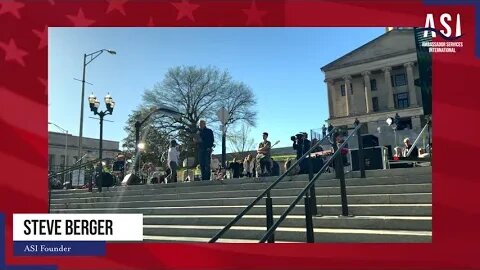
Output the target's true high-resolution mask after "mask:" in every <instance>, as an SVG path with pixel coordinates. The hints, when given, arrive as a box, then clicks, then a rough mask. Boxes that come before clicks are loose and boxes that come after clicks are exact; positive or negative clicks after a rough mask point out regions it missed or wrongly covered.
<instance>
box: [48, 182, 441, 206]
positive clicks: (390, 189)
mask: <svg viewBox="0 0 480 270" xmlns="http://www.w3.org/2000/svg"><path fill="white" fill-rule="evenodd" d="M302 189H303V188H288V189H274V190H272V192H271V195H272V196H296V195H298V194H299V193H300V192H301V190H302ZM315 190H316V194H318V195H338V194H340V188H339V187H317V188H316V189H315ZM431 190H432V185H431V183H427V184H398V185H370V186H347V194H348V195H359V194H392V193H393V194H401V193H430V192H431ZM262 191H263V190H261V189H259V190H230V191H216V192H214V191H211V192H196V193H177V194H151V195H127V194H123V195H118V196H115V195H117V194H115V195H112V194H108V193H107V192H105V193H94V194H89V195H90V196H91V197H87V196H84V197H82V198H63V199H52V200H51V204H65V203H69V204H73V203H93V202H107V201H110V200H112V201H113V202H118V201H143V200H146V201H153V200H178V199H206V198H239V197H257V196H258V195H260V194H261V193H262Z"/></svg>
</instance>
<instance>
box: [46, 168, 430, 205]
mask: <svg viewBox="0 0 480 270" xmlns="http://www.w3.org/2000/svg"><path fill="white" fill-rule="evenodd" d="M431 179H432V177H431V175H429V174H423V175H414V176H391V177H386V176H384V177H374V178H365V179H362V178H350V179H347V181H346V184H347V186H365V185H393V184H418V183H431V182H432V180H431ZM200 183H201V184H202V185H194V186H192V185H189V184H190V183H173V184H166V185H165V184H157V185H144V186H143V188H142V189H140V188H137V189H130V188H129V187H121V186H119V187H112V188H109V189H105V190H104V192H102V193H98V192H97V191H94V192H93V193H90V192H88V191H87V190H82V191H76V190H72V191H63V192H54V193H52V199H62V198H85V197H114V196H134V195H156V194H164V195H167V194H178V193H200V192H221V191H231V190H260V191H261V190H264V189H266V188H267V187H268V186H270V185H271V182H266V181H262V180H257V181H256V182H253V183H252V182H247V183H244V182H243V180H242V179H237V180H234V181H230V182H223V181H205V182H200ZM306 184H307V181H306V179H305V180H304V181H288V180H285V181H283V182H281V183H279V184H278V185H277V186H276V187H275V189H290V188H303V187H305V185H306ZM316 186H318V187H337V186H339V181H338V180H337V179H328V180H318V181H317V182H316Z"/></svg>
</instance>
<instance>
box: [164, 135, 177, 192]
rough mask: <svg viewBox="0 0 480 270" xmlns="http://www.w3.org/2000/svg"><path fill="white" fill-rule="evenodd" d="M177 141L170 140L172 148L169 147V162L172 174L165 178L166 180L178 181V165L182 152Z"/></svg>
mask: <svg viewBox="0 0 480 270" xmlns="http://www.w3.org/2000/svg"><path fill="white" fill-rule="evenodd" d="M177 146H178V144H177V141H175V140H172V141H171V142H170V148H169V149H168V158H167V164H168V168H169V169H170V174H169V175H168V176H167V177H166V178H165V182H166V183H167V182H177V167H178V158H179V156H180V152H179V151H178V148H177Z"/></svg>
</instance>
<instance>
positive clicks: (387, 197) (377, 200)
mask: <svg viewBox="0 0 480 270" xmlns="http://www.w3.org/2000/svg"><path fill="white" fill-rule="evenodd" d="M121 199H122V198H121V197H120V198H118V200H117V201H111V202H87V203H83V202H82V203H78V202H77V203H68V202H67V203H56V201H54V203H53V204H52V205H51V209H63V208H68V209H78V208H81V209H86V208H117V207H120V208H134V207H160V206H190V205H194V206H215V205H218V206H221V205H245V206H246V205H248V204H250V203H251V202H252V201H253V200H254V199H255V197H243V198H208V199H183V200H151V201H148V200H139V201H121ZM139 199H141V198H139ZM294 199H295V196H279V197H273V203H274V204H290V203H291V202H293V200H294ZM348 202H349V203H352V204H369V203H374V204H388V203H394V204H404V203H431V202H432V195H431V193H404V194H375V195H349V196H348ZM317 203H318V204H319V205H321V204H340V203H341V199H340V195H327V196H317ZM259 204H265V199H262V200H261V201H260V202H259Z"/></svg>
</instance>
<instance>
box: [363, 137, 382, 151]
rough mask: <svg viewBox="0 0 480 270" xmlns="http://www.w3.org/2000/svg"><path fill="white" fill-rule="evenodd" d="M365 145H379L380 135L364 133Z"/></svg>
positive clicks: (365, 146)
mask: <svg viewBox="0 0 480 270" xmlns="http://www.w3.org/2000/svg"><path fill="white" fill-rule="evenodd" d="M362 142H363V147H364V148H367V147H375V146H378V137H377V136H375V135H372V134H365V135H362Z"/></svg>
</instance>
